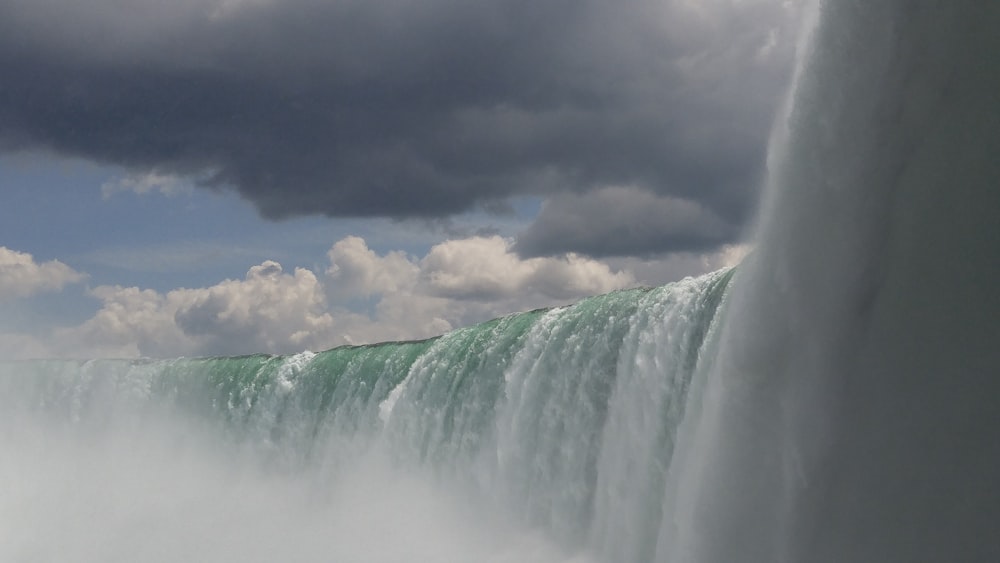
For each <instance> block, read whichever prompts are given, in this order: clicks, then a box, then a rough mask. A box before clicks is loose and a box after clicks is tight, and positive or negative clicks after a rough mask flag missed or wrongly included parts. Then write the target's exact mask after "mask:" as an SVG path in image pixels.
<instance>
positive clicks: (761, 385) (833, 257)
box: [657, 0, 1000, 563]
mask: <svg viewBox="0 0 1000 563" xmlns="http://www.w3.org/2000/svg"><path fill="white" fill-rule="evenodd" d="M998 29H1000V4H998V3H996V2H933V1H914V0H881V1H879V2H854V1H843V2H839V1H832V0H831V1H827V2H823V3H822V4H821V10H820V13H819V26H818V28H817V30H816V32H815V37H814V42H813V43H812V45H811V48H810V51H809V53H808V54H807V56H806V57H805V58H804V59H803V61H802V63H801V65H802V66H801V68H800V69H799V72H798V79H797V83H796V89H795V92H794V94H793V100H792V104H791V106H790V110H789V113H788V114H787V116H786V121H785V122H784V124H783V125H782V126H781V127H780V128H779V130H778V132H777V134H776V135H775V141H774V142H773V144H772V146H771V153H772V154H771V157H772V161H771V173H770V178H769V185H768V190H769V191H768V193H767V194H766V197H765V200H764V204H763V211H762V216H761V225H760V228H759V233H758V237H757V239H758V247H757V251H756V253H755V255H754V256H753V257H752V259H751V260H750V261H748V262H747V263H745V264H744V265H743V268H742V270H741V274H742V275H741V277H740V282H741V283H740V284H737V285H736V286H735V287H734V291H733V293H732V295H731V296H730V297H731V300H730V303H729V309H728V315H727V319H726V322H725V324H724V328H723V331H722V334H721V335H720V350H719V354H718V356H717V357H716V359H715V367H714V369H713V371H712V373H711V376H710V377H709V378H708V380H707V386H706V388H705V392H704V395H703V404H704V408H703V410H702V416H701V417H700V418H698V419H697V420H689V421H688V425H687V427H686V428H685V429H684V432H682V435H683V437H684V438H683V439H684V441H685V444H684V448H683V455H682V456H681V457H682V459H681V460H680V461H678V463H677V467H676V469H675V470H676V472H677V473H678V474H679V476H678V481H679V483H680V484H679V495H680V498H679V499H678V500H677V501H676V502H675V503H673V505H672V506H673V515H672V517H671V519H672V520H673V521H675V522H680V523H682V524H681V525H682V528H681V532H680V533H678V534H676V535H674V536H673V538H672V541H669V542H664V543H661V549H660V552H659V554H658V556H657V560H658V561H669V562H672V563H673V562H678V561H697V562H719V563H726V562H732V561H741V562H762V563H764V562H766V563H775V562H801V561H810V562H814V561H815V562H826V561H829V562H844V561H850V562H873V563H875V562H878V563H887V562H889V563H891V562H900V563H902V562H914V561H927V562H940V561H976V562H987V561H1000V539H998V537H997V535H996V529H995V528H996V524H997V522H1000V488H998V487H997V484H996V483H997V476H998V475H1000V424H998V421H1000V418H998V413H1000V377H998V376H1000V293H998V292H997V291H996V286H997V280H998V279H1000V189H998V183H1000V159H998V156H997V155H1000V97H998V94H997V92H1000V59H998V57H997V55H998V53H1000V33H997V30H998Z"/></svg>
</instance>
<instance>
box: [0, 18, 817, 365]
mask: <svg viewBox="0 0 1000 563" xmlns="http://www.w3.org/2000/svg"><path fill="white" fill-rule="evenodd" d="M798 10H799V8H798V3H797V2H794V1H781V0H702V1H696V0H617V1H615V2H610V1H608V0H600V1H597V0H571V1H570V0H532V1H525V0H491V1H489V2H468V1H457V0H420V1H412V0H174V1H171V2H163V1H161V0H127V1H122V0H88V1H87V2H79V1H74V0H0V197H2V200H0V357H28V356H56V355H62V356H75V357H81V356H84V357H92V356H109V355H111V356H175V355H205V354H235V353H247V352H254V351H265V352H280V353H286V352H295V351H299V350H302V349H312V350H319V349H324V348H329V347H331V346H335V345H340V344H345V343H363V342H372V341H379V340H387V339H406V338H422V337H427V336H432V335H435V334H439V333H441V332H443V331H446V330H449V329H451V328H455V327H458V326H463V325H467V324H470V323H473V322H478V321H481V320H485V319H487V318H490V317H492V316H496V315H500V314H504V313H507V312H511V311H517V310H524V309H529V308H533V307H539V306H548V305H554V304H562V303H568V302H572V301H574V300H576V299H579V298H580V297H583V296H586V295H592V294H596V293H602V292H606V291H610V290H613V289H617V288H621V287H630V286H635V285H643V284H645V285H653V284H661V283H665V282H668V281H671V280H674V279H679V278H680V277H683V276H684V275H691V274H698V273H701V272H704V271H707V270H711V269H715V268H718V267H721V266H723V265H726V264H730V263H733V262H734V261H735V260H738V258H739V255H740V252H741V249H742V248H744V247H743V246H741V242H742V237H743V234H744V231H745V228H746V225H747V222H748V221H749V220H750V218H751V217H752V215H753V211H754V204H755V202H756V198H757V193H758V191H759V188H760V183H761V179H762V175H763V173H764V162H765V153H766V148H767V138H768V135H769V131H770V126H771V122H772V120H773V117H774V114H775V111H776V108H777V107H778V105H779V104H780V103H781V100H782V97H783V95H784V93H785V90H786V88H787V85H788V81H789V78H790V73H791V64H792V62H793V57H794V48H795V42H796V29H797V24H798Z"/></svg>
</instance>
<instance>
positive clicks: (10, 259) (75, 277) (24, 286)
mask: <svg viewBox="0 0 1000 563" xmlns="http://www.w3.org/2000/svg"><path fill="white" fill-rule="evenodd" d="M85 277H86V276H85V275H84V274H81V273H80V272H77V271H76V270H74V269H73V268H70V267H69V266H67V265H66V264H63V263H62V262H59V261H58V260H50V261H48V262H41V263H39V262H35V258H34V257H33V256H32V255H31V254H28V253H26V252H18V251H16V250H11V249H9V248H7V247H5V246H0V301H4V300H7V299H15V298H18V297H28V296H31V295H35V294H36V293H42V292H46V291H59V290H61V289H62V288H63V287H64V286H66V285H67V284H71V283H76V282H79V281H81V280H83V279H84V278H85Z"/></svg>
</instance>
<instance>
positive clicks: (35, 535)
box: [0, 271, 732, 562]
mask: <svg viewBox="0 0 1000 563" xmlns="http://www.w3.org/2000/svg"><path fill="white" fill-rule="evenodd" d="M731 275H732V273H731V271H722V272H717V273H714V274H710V275H707V276H704V277H701V278H698V279H688V280H685V281H683V282H680V283H677V284H673V285H669V286H666V287H662V288H658V289H652V290H630V291H622V292H617V293H612V294H609V295H604V296H600V297H595V298H591V299H587V300H584V301H582V302H580V303H578V304H576V305H573V306H571V307H566V308H559V309H553V310H548V311H535V312H531V313H524V314H519V315H513V316H509V317H505V318H502V319H498V320H495V321H492V322H489V323H485V324H482V325H478V326H474V327H471V328H467V329H462V330H458V331H455V332H452V333H449V334H447V335H444V336H442V337H440V338H438V339H435V340H429V341H422V342H402V343H389V344H382V345H374V346H363V347H345V348H337V349H334V350H330V351H327V352H323V353H320V354H309V353H306V354H300V355H296V356H291V357H272V356H249V357H239V358H212V359H180V360H170V361H122V360H117V361H116V360H103V361H90V362H67V361H44V362H17V363H7V364H0V406H2V408H3V414H2V415H0V416H2V420H3V421H4V424H3V429H4V430H5V433H4V434H3V435H2V440H3V443H2V449H3V451H4V452H5V454H6V455H5V459H4V461H2V462H0V470H2V471H3V473H2V474H0V481H2V482H3V483H5V484H8V485H12V486H11V487H10V488H9V489H8V494H7V496H6V497H5V498H4V499H3V502H2V503H0V528H2V529H4V531H5V534H4V536H3V539H2V540H0V559H2V560H4V561H36V560H37V561H47V560H65V559H66V558H67V557H69V558H71V559H73V560H77V561H81V560H82V561H151V560H155V561H180V560H189V559H196V560H211V561H215V560H219V561H222V560H226V561H228V560H234V561H272V560H279V559H280V560H290V561H455V562H459V561H512V562H513V561H539V562H542V561H561V560H565V559H569V558H572V557H576V558H578V559H579V560H581V561H583V560H586V559H587V558H590V557H593V558H594V559H595V560H601V561H642V560H648V558H649V557H650V555H651V554H652V553H653V552H654V550H655V548H656V540H657V534H658V530H659V526H660V517H661V514H662V513H663V502H664V500H665V497H664V493H663V491H664V482H665V475H666V471H667V468H668V467H669V465H670V459H671V457H672V451H673V442H674V437H675V433H676V429H677V425H678V422H679V421H680V420H681V419H682V417H683V416H684V411H685V403H686V398H687V396H688V393H689V389H690V387H691V382H692V379H693V378H694V377H695V374H696V371H697V367H698V365H699V357H700V355H701V354H702V353H703V351H704V350H705V349H706V348H705V342H706V340H707V339H709V338H710V334H711V330H712V327H713V323H714V320H715V319H716V317H717V311H718V309H719V306H720V303H721V302H722V299H723V295H724V290H725V288H726V286H727V284H728V281H729V279H730V277H731ZM286 549H291V551H286ZM290 554H291V555H290Z"/></svg>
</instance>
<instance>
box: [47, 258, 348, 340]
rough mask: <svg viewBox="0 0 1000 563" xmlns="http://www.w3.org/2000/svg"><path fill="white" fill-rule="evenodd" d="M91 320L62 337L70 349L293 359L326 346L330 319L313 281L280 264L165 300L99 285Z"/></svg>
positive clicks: (62, 333) (144, 292)
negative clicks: (299, 353) (292, 354)
mask: <svg viewBox="0 0 1000 563" xmlns="http://www.w3.org/2000/svg"><path fill="white" fill-rule="evenodd" d="M91 294H92V295H93V296H94V297H96V298H98V299H100V300H101V301H102V302H103V306H102V307H101V309H100V310H99V311H98V312H97V314H96V315H94V317H92V318H91V319H89V320H88V321H86V322H85V323H83V324H82V325H80V326H78V327H74V328H71V329H66V330H63V331H60V332H59V334H58V336H59V338H60V339H61V340H63V341H65V342H66V344H67V349H68V350H72V351H74V352H75V353H77V354H80V353H85V354H88V353H89V352H90V351H93V352H95V353H98V354H99V355H112V356H137V355H143V356H175V355H212V354H241V353H250V352H260V351H274V352H291V351H298V350H302V349H306V348H313V347H317V346H320V347H322V346H323V345H325V344H326V342H328V341H329V340H330V337H329V331H330V330H331V329H332V328H333V317H332V316H331V314H330V312H329V311H327V304H326V299H325V297H324V295H323V288H322V285H321V284H320V282H319V280H318V279H317V278H316V276H315V274H313V273H312V272H311V271H309V270H306V269H302V268H297V269H296V270H295V271H294V273H292V274H288V273H285V272H283V271H282V268H281V265H280V264H278V263H277V262H272V261H266V262H264V263H262V264H260V265H257V266H254V267H252V268H250V271H249V272H247V274H246V277H245V279H242V280H225V281H222V282H220V283H218V284H216V285H214V286H211V287H207V288H196V289H175V290H173V291H170V292H167V293H166V294H161V293H158V292H156V291H153V290H149V289H146V290H141V289H139V288H135V287H118V286H101V287H97V288H95V289H93V290H92V291H91Z"/></svg>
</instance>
